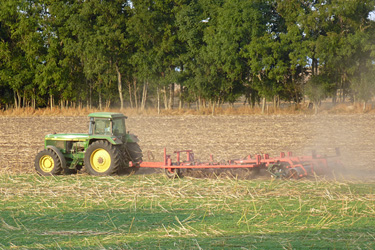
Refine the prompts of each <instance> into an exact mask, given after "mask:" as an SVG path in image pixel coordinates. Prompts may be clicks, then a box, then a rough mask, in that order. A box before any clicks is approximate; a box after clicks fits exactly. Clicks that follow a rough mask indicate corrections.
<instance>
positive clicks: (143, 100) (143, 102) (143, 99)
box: [141, 81, 148, 110]
mask: <svg viewBox="0 0 375 250" xmlns="http://www.w3.org/2000/svg"><path fill="white" fill-rule="evenodd" d="M147 89H148V82H147V81H146V82H145V83H144V84H143V91H142V103H141V110H144V109H145V108H146V100H147Z"/></svg>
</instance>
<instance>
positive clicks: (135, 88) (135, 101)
mask: <svg viewBox="0 0 375 250" xmlns="http://www.w3.org/2000/svg"><path fill="white" fill-rule="evenodd" d="M133 85H134V90H133V92H134V103H135V108H136V109H138V97H137V80H136V79H134V81H133Z"/></svg>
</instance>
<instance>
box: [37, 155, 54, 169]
mask: <svg viewBox="0 0 375 250" xmlns="http://www.w3.org/2000/svg"><path fill="white" fill-rule="evenodd" d="M39 166H40V169H41V170H42V171H43V172H51V171H52V169H53V168H54V167H55V162H54V161H53V158H52V157H51V156H50V155H43V156H42V157H41V158H40V160H39Z"/></svg>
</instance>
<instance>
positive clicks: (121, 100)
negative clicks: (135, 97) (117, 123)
mask: <svg viewBox="0 0 375 250" xmlns="http://www.w3.org/2000/svg"><path fill="white" fill-rule="evenodd" d="M115 67H116V72H117V87H118V94H119V97H120V110H123V109H124V98H123V96H122V82H121V72H120V69H119V68H118V65H117V63H115Z"/></svg>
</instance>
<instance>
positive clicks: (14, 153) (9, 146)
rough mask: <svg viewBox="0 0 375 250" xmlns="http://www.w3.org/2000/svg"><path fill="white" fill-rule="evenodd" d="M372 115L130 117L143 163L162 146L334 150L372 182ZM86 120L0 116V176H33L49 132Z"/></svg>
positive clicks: (232, 152) (219, 151)
mask: <svg viewBox="0 0 375 250" xmlns="http://www.w3.org/2000/svg"><path fill="white" fill-rule="evenodd" d="M374 124H375V115H374V114H344V115H333V114H324V115H316V116H313V115H268V116H267V115H244V116H195V115H194V116H132V117H129V118H128V119H127V128H128V130H130V132H131V133H134V134H136V135H138V137H139V139H140V146H141V148H142V150H143V152H144V160H145V161H148V160H150V161H151V160H154V161H161V160H162V154H163V148H164V147H166V148H167V150H168V152H169V153H171V154H172V153H173V151H174V150H183V149H192V150H194V152H195V157H196V159H200V160H201V161H208V159H209V155H210V154H213V155H214V158H215V160H216V161H220V160H229V159H238V158H242V157H245V156H246V155H248V154H256V153H269V154H270V155H271V156H277V155H279V152H281V151H284V152H287V151H292V152H293V154H294V155H301V154H311V150H313V149H314V150H316V151H317V152H318V153H321V154H327V155H334V154H335V148H336V147H339V148H340V150H341V154H342V161H343V163H344V165H345V168H346V171H345V172H344V171H341V170H337V175H338V176H339V175H343V174H345V175H346V177H348V176H350V177H353V178H356V179H360V180H361V179H366V180H368V179H371V180H373V179H375V158H374V156H375V129H374V127H373V126H374ZM87 130H88V119H87V117H66V116H65V117H46V116H41V117H5V116H3V117H0V167H1V169H0V172H7V173H15V174H18V173H34V158H35V155H36V154H37V152H38V151H39V150H41V149H42V148H43V140H44V136H45V135H46V134H49V133H73V132H74V133H87Z"/></svg>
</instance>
